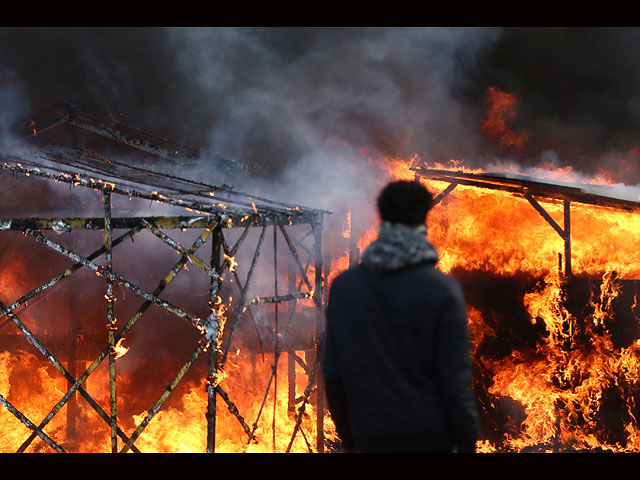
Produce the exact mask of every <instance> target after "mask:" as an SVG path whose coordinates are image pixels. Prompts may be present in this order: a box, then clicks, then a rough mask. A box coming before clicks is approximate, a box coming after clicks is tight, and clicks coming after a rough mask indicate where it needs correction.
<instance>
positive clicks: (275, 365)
mask: <svg viewBox="0 0 640 480" xmlns="http://www.w3.org/2000/svg"><path fill="white" fill-rule="evenodd" d="M277 234H278V228H277V219H276V216H275V215H274V216H273V288H274V295H275V296H276V297H277V296H278V235H277ZM273 307H274V311H273V312H274V331H273V339H274V347H273V414H272V419H271V439H272V443H273V453H275V452H276V415H277V406H278V359H279V357H280V354H279V352H280V346H279V345H278V302H276V303H275V304H274V305H273Z"/></svg>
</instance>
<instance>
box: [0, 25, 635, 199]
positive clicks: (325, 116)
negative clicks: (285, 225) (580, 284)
mask: <svg viewBox="0 0 640 480" xmlns="http://www.w3.org/2000/svg"><path fill="white" fill-rule="evenodd" d="M638 44H640V31H639V30H638V29H635V28H506V29H501V28H461V27H451V28H382V27H378V28H359V27H358V28H356V27H353V28H345V27H336V28H316V27H314V28H306V27H305V28H301V27H277V28H231V27H230V28H205V27H202V28H159V27H147V28H137V27H136V28H132V27H111V28H109V27H87V28H85V27H72V28H70V27H57V28H56V27H46V28H44V27H43V28H25V27H4V28H1V29H0V46H1V47H2V48H0V80H1V83H2V86H1V90H0V91H1V92H2V95H1V96H0V101H2V107H3V108H2V120H3V124H6V123H7V122H8V120H9V119H11V120H12V119H15V118H18V117H22V116H24V117H27V118H28V116H29V115H30V114H32V112H38V111H42V110H45V109H46V108H48V107H50V106H51V105H53V104H55V103H58V102H60V101H63V100H66V99H72V100H74V101H76V102H77V103H78V104H80V105H88V106H93V105H95V106H98V107H105V108H109V109H113V110H115V111H117V112H120V113H122V114H124V118H125V120H127V121H129V122H131V123H134V124H137V125H140V126H142V127H144V128H147V129H149V130H152V131H156V132H159V133H162V134H164V135H166V136H168V137H171V138H175V139H177V140H180V141H183V142H185V143H190V144H193V145H196V146H202V147H206V148H210V149H212V150H214V151H217V152H220V153H223V154H226V155H229V156H232V157H234V158H241V159H243V160H245V161H247V162H249V163H250V164H251V165H252V166H253V167H254V172H256V174H257V175H258V177H259V178H261V179H263V180H265V181H264V182H263V183H264V184H265V185H268V186H269V188H272V187H274V186H276V185H280V187H281V188H280V189H279V190H280V191H283V192H285V193H284V195H285V197H287V198H286V199H290V200H295V201H300V202H301V203H308V204H311V205H314V206H315V205H318V206H319V207H325V203H326V202H327V197H328V196H327V194H326V192H328V191H331V190H333V187H332V185H341V186H343V187H344V188H345V189H349V187H353V186H354V185H356V186H357V185H366V186H367V188H369V185H370V184H371V182H372V180H370V179H369V178H368V177H367V172H366V170H367V169H369V170H371V164H370V163H368V162H367V161H366V159H364V158H362V156H360V157H359V156H358V155H357V151H358V149H360V148H362V149H366V150H368V151H369V152H379V153H384V154H387V155H394V156H400V157H407V158H408V157H409V156H411V155H414V154H418V155H420V156H421V158H423V159H424V160H429V161H446V160H448V159H449V158H454V159H456V160H463V161H464V162H465V163H466V164H469V165H470V166H483V165H488V164H492V163H495V162H496V161H515V162H518V163H519V164H522V165H523V166H525V167H531V166H535V165H536V164H539V163H540V162H542V161H544V158H543V157H545V156H547V155H548V152H553V154H554V155H555V158H556V159H557V163H558V165H559V166H563V165H573V166H574V167H575V168H576V169H579V170H583V171H584V172H585V173H594V172H596V171H597V170H598V169H599V168H605V169H608V170H610V171H611V172H613V173H614V174H617V175H618V176H619V177H624V178H618V180H623V179H624V180H625V181H628V182H639V181H640V174H638V173H635V172H636V170H637V169H636V168H635V167H636V165H637V161H638V159H639V158H638V152H639V150H638V148H637V145H636V130H637V127H638V125H639V124H640V108H639V107H638V105H640V86H639V85H640V82H639V81H638V80H640V78H639V77H640V67H639V66H638V64H637V62H636V61H635V58H634V56H633V54H632V52H634V51H635V49H636V48H637V45H638ZM489 86H497V87H498V88H500V89H502V90H504V91H507V92H510V93H514V94H516V95H517V96H518V98H519V99H520V105H519V107H518V115H517V117H516V119H515V120H514V121H513V126H514V128H515V129H525V130H527V131H528V132H530V141H529V143H528V144H527V146H526V148H525V150H524V151H523V152H521V154H520V155H519V156H517V158H505V157H506V156H505V154H504V153H503V152H500V151H499V150H498V149H497V146H496V145H495V144H494V143H492V142H491V141H490V139H487V138H486V137H485V136H484V134H482V132H481V128H480V125H481V122H482V120H483V116H484V108H485V105H484V103H483V96H484V94H485V92H486V89H487V88H488V87H489ZM340 142H343V144H344V145H345V148H344V149H343V150H342V151H338V150H339V149H338V148H337V147H336V145H338V144H339V143H340ZM347 158H348V159H349V161H350V162H351V163H350V164H349V165H346V164H345V163H344V162H345V159H347ZM205 167H206V165H205ZM360 167H362V168H360ZM309 172H313V175H314V177H313V180H314V184H316V185H319V186H320V185H321V186H322V188H319V189H318V190H319V191H314V190H313V189H310V188H309V187H308V186H307V187H306V188H304V189H300V191H296V189H295V188H293V187H295V182H294V177H296V175H297V174H298V173H299V174H300V175H304V174H305V173H306V174H308V173H309ZM200 173H201V172H193V174H194V175H198V176H200ZM350 180H351V182H350ZM283 182H290V183H291V182H293V183H291V188H287V187H286V186H285V185H283ZM374 183H375V182H374ZM307 185H308V184H307ZM256 188H257V187H256ZM265 188H266V187H265ZM351 190H352V191H355V190H354V189H353V188H351ZM273 192H274V194H277V195H279V194H280V193H279V191H278V190H277V189H273ZM260 193H264V192H260ZM266 193H269V192H266ZM351 194H352V196H353V193H351ZM298 197H300V198H298ZM356 197H357V195H356ZM334 203H336V202H334ZM329 206H330V205H329Z"/></svg>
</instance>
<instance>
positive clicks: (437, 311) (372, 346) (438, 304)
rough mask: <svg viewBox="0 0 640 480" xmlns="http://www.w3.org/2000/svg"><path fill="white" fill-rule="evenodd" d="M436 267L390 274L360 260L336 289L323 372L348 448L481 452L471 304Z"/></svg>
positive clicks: (426, 264)
mask: <svg viewBox="0 0 640 480" xmlns="http://www.w3.org/2000/svg"><path fill="white" fill-rule="evenodd" d="M433 263H434V262H423V263H421V264H418V265H413V266H408V267H405V268H401V269H398V270H394V271H387V272H376V271H373V270H371V269H369V268H367V267H366V266H364V265H362V264H361V265H358V266H356V267H353V268H351V269H350V270H348V271H346V272H344V273H342V274H341V275H339V276H338V277H337V278H336V279H335V280H334V282H333V284H332V286H331V290H330V296H329V303H328V307H327V326H326V336H325V343H324V350H323V373H324V379H325V385H326V394H327V401H328V403H329V409H330V412H331V415H332V418H333V420H334V423H335V425H336V428H337V432H338V434H339V436H340V437H341V439H342V441H343V444H344V445H345V446H346V447H355V449H356V451H360V452H392V451H400V452H412V451H421V452H450V451H452V450H455V449H457V450H458V451H463V452H469V451H473V450H474V448H475V442H476V440H477V436H478V420H477V412H476V406H475V398H474V395H473V392H472V389H471V361H470V354H469V348H470V345H469V336H468V328H467V319H466V307H465V301H464V298H463V294H462V291H461V289H460V287H459V285H458V284H457V282H456V281H455V280H454V279H453V278H451V277H449V276H447V275H444V274H443V273H442V272H440V271H438V270H436V269H435V268H434V264H433Z"/></svg>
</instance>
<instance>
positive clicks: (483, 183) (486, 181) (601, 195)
mask: <svg viewBox="0 0 640 480" xmlns="http://www.w3.org/2000/svg"><path fill="white" fill-rule="evenodd" d="M412 170H413V171H414V172H415V173H416V175H418V176H420V177H425V178H430V179H432V180H440V181H444V182H448V183H451V184H459V185H467V186H473V187H478V188H488V189H494V190H503V191H508V192H511V193H514V194H520V195H532V196H537V197H546V198H549V199H553V200H568V201H571V202H577V203H584V204H589V205H598V206H604V207H612V208H619V209H624V210H638V209H640V189H638V188H634V187H629V186H626V185H625V186H620V185H595V184H585V183H573V182H562V181H557V180H548V179H540V178H535V177H530V176H526V175H522V174H514V173H467V172H462V171H454V170H438V169H430V168H422V167H416V168H412ZM631 198H634V199H633V200H631Z"/></svg>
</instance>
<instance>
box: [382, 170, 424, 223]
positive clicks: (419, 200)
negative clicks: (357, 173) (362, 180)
mask: <svg viewBox="0 0 640 480" xmlns="http://www.w3.org/2000/svg"><path fill="white" fill-rule="evenodd" d="M432 206H433V195H432V194H431V192H429V190H427V189H426V188H425V187H424V186H423V185H422V184H420V183H419V182H417V181H407V180H400V181H395V182H391V183H389V184H388V185H387V186H386V187H384V188H383V189H382V191H381V192H380V195H379V196H378V212H379V213H380V218H381V220H382V221H384V222H390V223H403V224H406V225H420V224H424V222H425V219H426V217H427V213H428V212H429V210H430V209H431V207H432Z"/></svg>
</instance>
